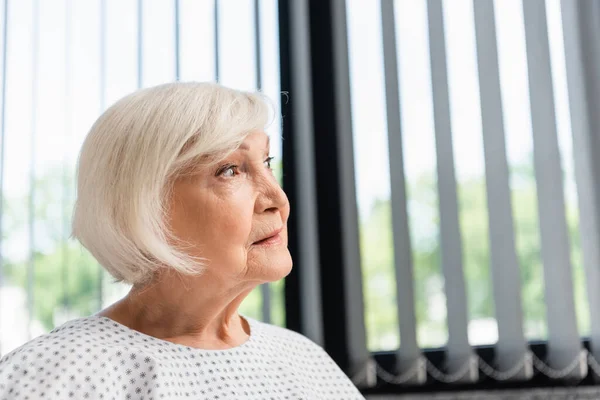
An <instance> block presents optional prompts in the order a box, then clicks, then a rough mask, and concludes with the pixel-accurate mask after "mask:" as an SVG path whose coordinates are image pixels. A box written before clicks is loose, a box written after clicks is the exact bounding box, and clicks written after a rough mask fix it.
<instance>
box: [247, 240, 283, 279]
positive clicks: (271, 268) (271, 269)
mask: <svg viewBox="0 0 600 400" xmlns="http://www.w3.org/2000/svg"><path fill="white" fill-rule="evenodd" d="M274 253H275V254H269V256H268V257H264V259H262V258H263V257H260V258H261V259H256V260H254V262H253V264H254V265H256V266H257V268H256V271H257V272H258V273H259V274H260V275H262V276H260V278H261V280H264V281H265V282H275V281H278V280H281V279H283V278H285V277H286V276H288V275H289V273H290V272H291V271H292V264H293V263H292V256H291V255H290V252H289V251H288V249H287V248H283V249H281V250H278V251H277V252H274Z"/></svg>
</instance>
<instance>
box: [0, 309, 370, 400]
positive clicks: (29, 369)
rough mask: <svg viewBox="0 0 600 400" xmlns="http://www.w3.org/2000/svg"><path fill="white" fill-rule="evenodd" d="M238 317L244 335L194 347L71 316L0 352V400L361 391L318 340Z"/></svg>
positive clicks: (311, 395) (333, 395) (335, 395)
mask: <svg viewBox="0 0 600 400" xmlns="http://www.w3.org/2000/svg"><path fill="white" fill-rule="evenodd" d="M246 320H247V321H248V322H249V324H250V328H251V335H250V338H249V339H248V340H247V341H246V342H245V343H243V344H242V345H240V346H237V347H235V348H232V349H227V350H201V349H195V348H192V347H187V346H183V345H178V344H174V343H171V342H167V341H164V340H161V339H157V338H154V337H151V336H148V335H145V334H143V333H140V332H137V331H134V330H132V329H129V328H127V327H125V326H124V325H121V324H119V323H117V322H114V321H113V320H111V319H108V318H106V317H101V316H91V317H86V318H80V319H76V320H73V321H70V322H67V323H66V324H64V325H62V326H61V327H59V328H57V329H55V330H53V331H52V332H50V333H49V334H47V335H43V336H40V337H39V338H37V339H34V340H32V341H31V342H29V343H27V344H25V345H24V346H22V347H20V348H18V349H16V350H14V351H13V352H11V353H9V354H7V355H6V356H5V357H4V358H2V359H1V360H0V400H13V399H19V400H32V399H104V400H113V399H114V400H117V399H131V400H134V399H135V400H142V399H146V400H148V399H261V400H263V399H267V400H269V399H306V400H315V399H344V400H351V399H364V397H363V396H362V395H361V394H360V392H359V391H358V390H357V389H356V387H354V385H353V384H352V382H351V381H350V380H349V379H348V378H347V377H346V375H345V374H344V373H343V372H342V371H341V370H340V369H339V368H338V366H337V365H336V364H335V363H334V362H333V360H332V359H331V358H330V357H329V356H328V355H327V353H325V351H324V350H323V349H322V348H321V347H319V346H318V345H316V344H315V343H313V342H312V341H310V340H309V339H307V338H305V337H304V336H302V335H299V334H297V333H295V332H292V331H290V330H287V329H283V328H280V327H276V326H273V325H268V324H264V323H262V322H259V321H257V320H254V319H251V318H247V317H246Z"/></svg>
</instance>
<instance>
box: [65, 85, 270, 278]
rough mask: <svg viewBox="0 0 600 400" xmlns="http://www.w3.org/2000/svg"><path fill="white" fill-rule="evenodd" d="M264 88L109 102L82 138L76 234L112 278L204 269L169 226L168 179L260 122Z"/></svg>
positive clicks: (164, 93)
mask: <svg viewBox="0 0 600 400" xmlns="http://www.w3.org/2000/svg"><path fill="white" fill-rule="evenodd" d="M270 106H271V103H270V102H269V101H268V100H267V99H266V98H265V97H264V96H263V95H262V94H260V93H252V92H242V91H238V90H234V89H229V88H226V87H223V86H221V85H218V84H214V83H195V82H194V83H181V82H177V83H169V84H165V85H160V86H155V87H151V88H147V89H142V90H138V91H136V92H134V93H132V94H130V95H128V96H126V97H124V98H123V99H121V100H119V101H118V102H117V103H115V104H114V105H113V106H111V107H110V108H108V109H107V110H106V111H105V112H104V113H103V114H102V115H101V116H100V117H99V118H98V120H97V121H96V122H95V123H94V125H93V126H92V128H91V130H90V132H89V134H88V135H87V137H86V139H85V142H84V143H83V146H82V149H81V153H80V156H79V161H78V167H77V200H76V202H75V208H74V212H73V225H72V228H73V233H72V235H73V237H74V238H76V239H78V240H79V241H80V242H81V244H82V245H83V246H85V247H86V248H87V249H88V250H89V251H90V253H91V254H92V255H93V256H94V257H95V258H96V259H97V260H98V262H99V263H100V264H101V265H102V266H103V267H104V268H105V269H106V270H107V271H108V272H109V273H110V274H111V275H112V276H113V277H114V278H115V279H116V280H117V281H124V282H127V283H130V284H140V283H144V282H146V281H148V280H149V279H150V278H151V277H152V276H153V275H154V273H155V272H156V271H157V270H158V269H159V268H162V267H170V268H173V269H174V270H176V271H178V272H180V273H184V274H200V273H202V271H203V270H204V268H205V265H204V263H203V260H202V259H198V258H194V257H192V256H191V255H189V254H187V253H186V252H185V243H181V242H180V241H179V240H178V239H177V238H175V237H174V236H173V234H172V233H171V232H170V230H169V228H168V221H167V215H166V212H167V207H168V200H169V197H170V193H171V189H172V183H173V182H174V180H175V179H176V178H177V177H179V176H181V175H182V174H185V173H187V172H188V171H189V170H190V168H197V167H198V165H199V163H200V162H201V160H206V159H207V158H208V159H212V160H213V161H216V160H219V159H222V158H223V157H225V156H227V154H229V153H231V152H233V151H234V150H235V149H237V148H238V147H239V145H240V144H241V143H242V141H243V140H244V139H245V137H246V136H247V135H248V134H249V133H252V132H256V131H262V130H264V129H265V128H266V125H267V123H268V120H269V113H270V112H271V110H272V107H270Z"/></svg>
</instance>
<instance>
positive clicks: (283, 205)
mask: <svg viewBox="0 0 600 400" xmlns="http://www.w3.org/2000/svg"><path fill="white" fill-rule="evenodd" d="M257 191H258V196H257V198H256V203H255V212H256V213H265V212H280V213H282V219H283V220H284V221H285V220H287V217H288V215H289V209H290V203H289V202H288V198H287V196H286V194H285V192H284V191H283V189H282V188H281V186H279V183H278V182H277V180H276V179H275V177H274V176H273V174H272V173H270V172H267V173H266V174H265V175H264V176H261V178H260V180H259V181H258V182H257Z"/></svg>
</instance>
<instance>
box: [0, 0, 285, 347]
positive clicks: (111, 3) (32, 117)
mask: <svg viewBox="0 0 600 400" xmlns="http://www.w3.org/2000/svg"><path fill="white" fill-rule="evenodd" d="M2 4H3V5H7V8H5V9H7V10H8V14H2V18H1V21H2V27H3V28H4V27H6V35H5V36H2V39H3V43H4V47H3V48H2V50H3V51H4V52H6V57H5V58H4V60H6V64H4V65H2V68H3V73H4V76H5V78H4V79H3V82H2V84H3V90H5V93H6V97H5V101H4V104H3V107H4V130H3V131H2V135H3V149H2V150H3V154H4V158H3V159H2V160H1V162H2V163H3V164H2V165H3V169H2V171H3V173H2V177H1V179H2V190H1V193H2V196H3V197H2V201H3V207H2V210H1V216H2V217H1V221H2V222H1V224H2V243H1V250H0V251H1V253H0V254H1V255H2V264H1V265H0V354H5V353H7V352H9V351H10V350H12V349H14V348H16V347H18V346H20V345H21V344H23V343H24V342H25V341H27V340H28V338H31V337H34V336H37V335H39V334H42V333H44V332H47V331H49V330H50V329H52V328H53V327H54V326H57V325H59V324H61V323H63V322H65V321H66V320H68V319H72V318H75V317H79V316H85V315H89V314H91V313H94V312H96V311H98V310H100V309H101V308H103V307H105V306H107V305H108V304H110V303H112V302H114V301H115V300H117V299H119V298H120V297H122V296H123V295H124V294H125V293H126V292H127V290H128V287H127V286H126V285H123V284H116V283H113V282H112V281H111V277H110V276H109V275H108V274H107V273H105V272H104V271H103V269H102V268H101V267H100V265H98V263H97V262H96V261H95V260H94V259H93V258H92V257H91V256H90V254H89V253H88V252H87V251H86V250H85V249H84V248H82V247H81V246H80V245H79V244H78V243H77V242H75V241H73V240H72V239H70V238H69V235H70V215H71V210H72V206H73V202H74V199H75V196H76V193H75V184H74V183H75V182H74V173H75V165H76V160H77V155H78V152H79V149H80V146H81V144H82V142H83V140H84V138H85V135H86V133H87V131H88V130H89V128H90V127H91V125H92V123H93V122H94V120H95V119H96V118H97V117H98V116H99V115H100V113H101V112H102V111H103V110H104V109H105V108H106V107H107V106H109V105H111V104H112V103H113V102H115V101H116V100H117V99H119V98H121V97H122V96H124V95H126V94H128V93H130V92H132V91H134V90H135V89H136V88H138V87H147V86H153V85H156V84H160V83H166V82H171V81H174V80H176V79H179V80H184V81H188V80H195V81H212V80H215V79H217V78H218V79H219V81H220V82H222V83H223V84H225V85H227V86H231V87H234V88H238V89H245V90H256V89H260V90H262V91H264V92H265V94H267V95H268V96H269V98H271V99H272V100H273V103H274V107H275V115H274V121H273V123H272V124H271V125H270V127H269V130H268V133H269V135H270V136H271V146H272V153H273V155H274V156H275V159H276V160H281V140H280V124H281V121H280V118H279V111H278V110H279V107H280V105H279V101H280V89H279V42H278V13H277V1H276V0H261V1H259V2H255V1H252V0H243V1H238V2H235V5H234V4H232V3H231V2H228V1H218V0H217V1H215V0H201V1H196V0H176V1H162V0H160V1H156V0H139V1H138V0H125V1H122V0H118V1H117V0H94V1H89V2H79V1H73V0H56V1H39V0H30V1H10V0H8V1H6V2H3V3H2ZM215 7H217V9H216V10H215ZM240 10H243V11H244V12H240ZM0 11H2V10H0ZM240 32H242V33H243V34H241V33H240ZM257 35H259V37H257ZM257 44H258V45H257ZM217 59H218V62H217ZM280 165H281V162H280V161H279V162H276V164H275V167H276V173H277V174H278V176H279V177H280V176H281V167H280ZM242 312H243V313H245V314H246V315H249V316H251V317H254V318H257V319H267V320H269V321H271V322H273V323H276V324H279V325H283V324H284V316H285V313H284V308H283V282H278V283H275V284H272V285H268V286H265V287H264V288H263V287H259V288H257V290H255V291H254V292H253V293H252V294H251V295H250V296H249V297H248V299H247V300H246V302H245V303H244V304H243V305H242ZM8 326H10V327H11V329H6V328H2V327H8Z"/></svg>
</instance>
